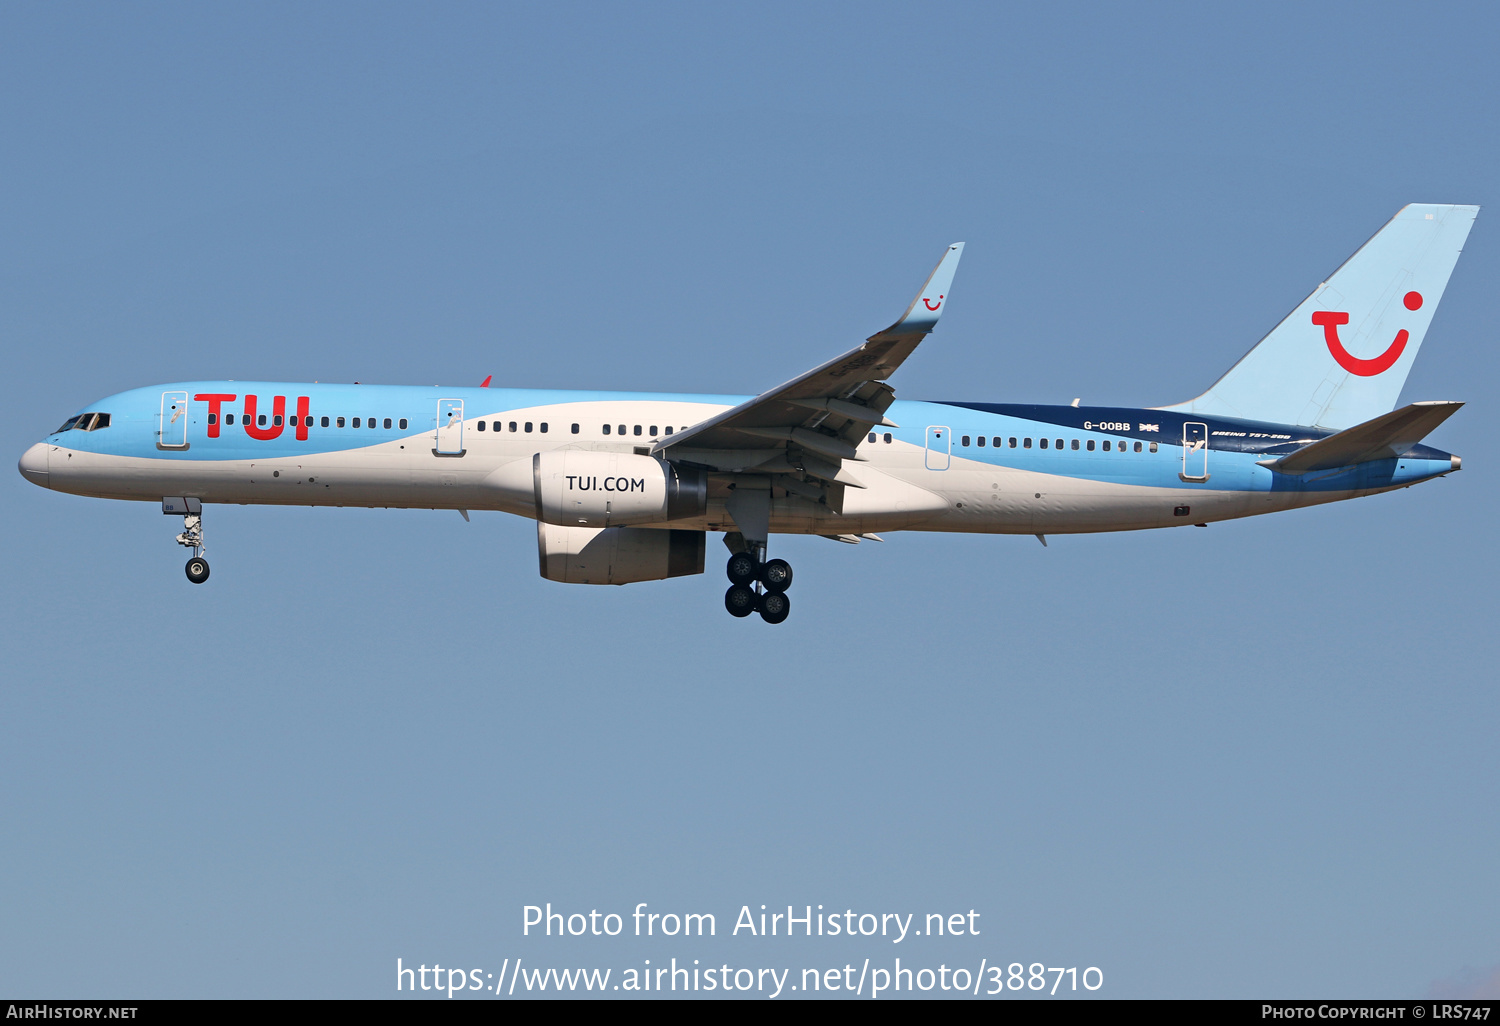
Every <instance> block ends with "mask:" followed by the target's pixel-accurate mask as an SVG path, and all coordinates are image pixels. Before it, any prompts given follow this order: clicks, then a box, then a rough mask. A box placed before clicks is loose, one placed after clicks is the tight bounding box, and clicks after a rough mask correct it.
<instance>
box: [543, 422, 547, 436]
mask: <svg viewBox="0 0 1500 1026" xmlns="http://www.w3.org/2000/svg"><path fill="white" fill-rule="evenodd" d="M546 433H547V422H546V421H545V420H544V421H542V434H544V435H545V434H546Z"/></svg>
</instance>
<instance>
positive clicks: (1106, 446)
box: [1104, 438, 1109, 452]
mask: <svg viewBox="0 0 1500 1026" xmlns="http://www.w3.org/2000/svg"><path fill="white" fill-rule="evenodd" d="M1104 451H1105V452H1109V439H1108V438H1106V439H1105V440H1104Z"/></svg>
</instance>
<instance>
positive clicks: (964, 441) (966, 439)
mask: <svg viewBox="0 0 1500 1026" xmlns="http://www.w3.org/2000/svg"><path fill="white" fill-rule="evenodd" d="M958 444H959V445H963V446H967V445H968V444H969V436H968V435H964V436H963V437H962V438H960V439H959V440H958Z"/></svg>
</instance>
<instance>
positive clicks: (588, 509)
mask: <svg viewBox="0 0 1500 1026" xmlns="http://www.w3.org/2000/svg"><path fill="white" fill-rule="evenodd" d="M531 472H532V487H533V494H534V496H535V502H536V506H537V510H536V516H537V519H538V520H544V521H546V522H547V523H549V524H565V525H567V526H569V527H617V526H620V525H624V524H655V523H661V522H663V521H667V520H682V519H685V518H687V517H696V516H701V515H703V514H704V513H705V512H707V510H708V476H707V475H706V474H704V473H703V472H702V471H698V470H687V469H684V468H681V467H677V466H675V465H673V464H671V463H668V462H667V461H665V460H658V459H654V458H653V457H650V456H641V455H638V454H635V453H622V452H591V451H587V450H576V449H562V450H557V451H553V452H539V453H537V454H536V455H535V456H534V457H532V461H531Z"/></svg>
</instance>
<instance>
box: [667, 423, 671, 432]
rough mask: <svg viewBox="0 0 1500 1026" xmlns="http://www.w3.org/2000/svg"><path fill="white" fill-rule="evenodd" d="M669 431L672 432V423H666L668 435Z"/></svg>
mask: <svg viewBox="0 0 1500 1026" xmlns="http://www.w3.org/2000/svg"><path fill="white" fill-rule="evenodd" d="M671 433H672V425H671V424H668V425H667V434H669V435H670V434H671Z"/></svg>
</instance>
